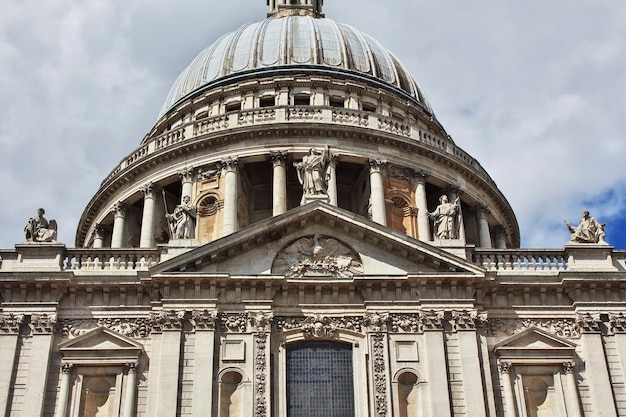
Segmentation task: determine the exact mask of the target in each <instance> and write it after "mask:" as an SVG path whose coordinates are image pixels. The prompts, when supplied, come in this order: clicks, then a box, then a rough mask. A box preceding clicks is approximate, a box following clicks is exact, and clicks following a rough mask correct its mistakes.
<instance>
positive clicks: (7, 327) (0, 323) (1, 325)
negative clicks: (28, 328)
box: [0, 313, 24, 334]
mask: <svg viewBox="0 0 626 417" xmlns="http://www.w3.org/2000/svg"><path fill="white" fill-rule="evenodd" d="M23 322H24V315H23V314H13V313H9V314H0V333H9V334H18V333H19V332H20V327H21V325H22V323H23Z"/></svg>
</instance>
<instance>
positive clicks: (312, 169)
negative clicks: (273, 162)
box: [293, 145, 332, 205]
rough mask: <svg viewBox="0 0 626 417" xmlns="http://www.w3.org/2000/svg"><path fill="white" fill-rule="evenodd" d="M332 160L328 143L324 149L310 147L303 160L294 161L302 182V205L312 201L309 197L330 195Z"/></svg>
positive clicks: (299, 179)
mask: <svg viewBox="0 0 626 417" xmlns="http://www.w3.org/2000/svg"><path fill="white" fill-rule="evenodd" d="M331 160H332V155H331V153H330V147H329V146H328V145H326V148H325V149H324V150H323V151H320V150H317V149H315V148H311V149H309V153H308V154H307V155H305V156H304V157H303V158H302V161H301V162H294V164H293V165H294V166H295V167H296V171H297V173H298V181H300V184H302V200H301V202H300V205H302V204H306V203H307V202H310V201H309V199H308V198H309V197H313V196H327V195H328V180H329V179H330V171H329V167H330V162H331Z"/></svg>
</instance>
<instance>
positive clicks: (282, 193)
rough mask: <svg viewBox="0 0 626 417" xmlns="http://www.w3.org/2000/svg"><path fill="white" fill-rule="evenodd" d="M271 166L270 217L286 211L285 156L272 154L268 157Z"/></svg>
mask: <svg viewBox="0 0 626 417" xmlns="http://www.w3.org/2000/svg"><path fill="white" fill-rule="evenodd" d="M270 160H271V161H272V166H273V181H274V182H273V185H272V201H273V204H272V216H278V215H279V214H283V213H284V212H286V211H287V164H286V162H287V154H286V153H284V152H272V154H271V156H270Z"/></svg>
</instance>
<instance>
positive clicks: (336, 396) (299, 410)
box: [287, 341, 354, 417]
mask: <svg viewBox="0 0 626 417" xmlns="http://www.w3.org/2000/svg"><path fill="white" fill-rule="evenodd" d="M353 375H354V373H353V365H352V346H351V345H349V344H345V343H337V342H329V341H324V342H299V343H294V344H292V345H289V346H288V347H287V410H288V411H287V415H288V416H289V417H322V416H323V417H354V380H353V379H354V377H353Z"/></svg>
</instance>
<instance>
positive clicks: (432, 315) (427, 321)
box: [420, 310, 444, 330]
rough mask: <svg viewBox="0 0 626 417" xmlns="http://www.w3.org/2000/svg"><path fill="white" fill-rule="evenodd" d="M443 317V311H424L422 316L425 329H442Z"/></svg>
mask: <svg viewBox="0 0 626 417" xmlns="http://www.w3.org/2000/svg"><path fill="white" fill-rule="evenodd" d="M443 318H444V312H443V311H435V310H430V311H423V312H422V314H421V316H420V320H421V323H422V328H423V330H442V329H443Z"/></svg>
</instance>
